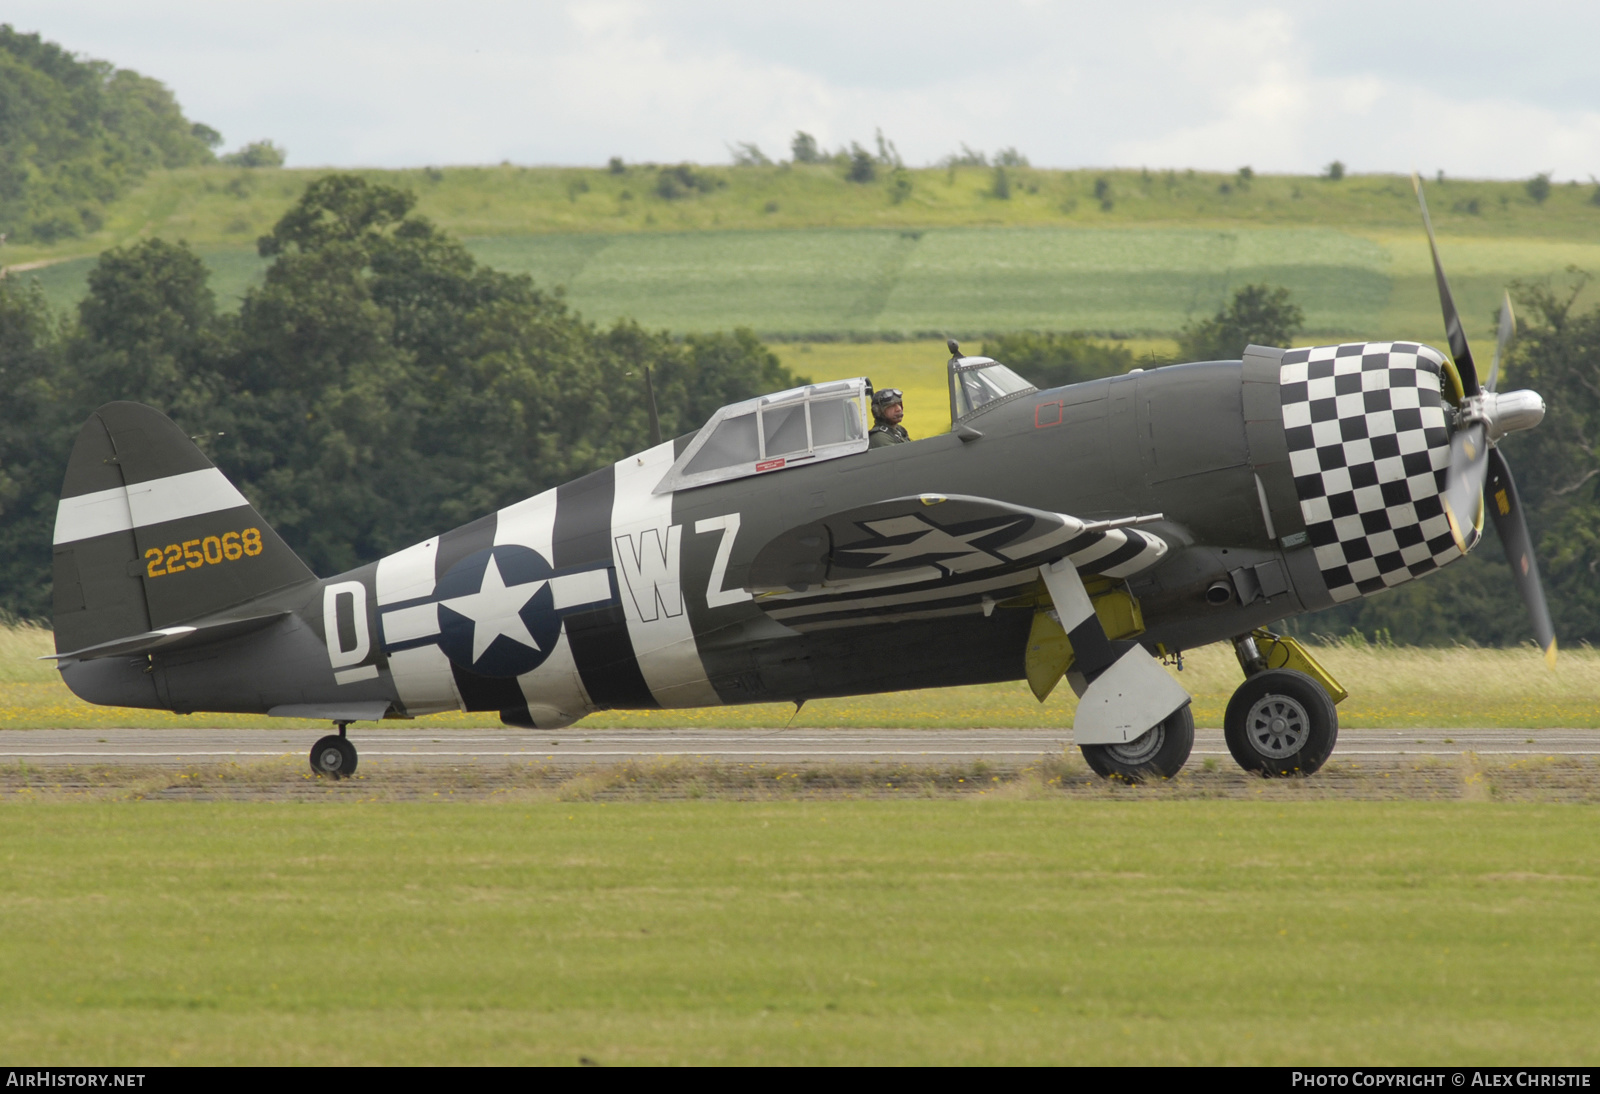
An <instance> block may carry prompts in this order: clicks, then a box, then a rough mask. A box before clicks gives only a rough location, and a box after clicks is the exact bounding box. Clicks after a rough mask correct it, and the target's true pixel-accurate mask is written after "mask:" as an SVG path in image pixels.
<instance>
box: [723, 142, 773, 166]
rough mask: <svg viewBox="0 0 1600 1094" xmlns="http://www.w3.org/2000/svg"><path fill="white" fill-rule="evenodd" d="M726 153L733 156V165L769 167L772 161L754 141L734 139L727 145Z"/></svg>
mask: <svg viewBox="0 0 1600 1094" xmlns="http://www.w3.org/2000/svg"><path fill="white" fill-rule="evenodd" d="M728 154H729V155H730V156H732V157H733V165H734V166H735V167H770V166H772V161H771V160H769V159H768V158H767V156H766V154H765V153H764V152H762V151H761V149H760V148H758V147H757V146H756V144H755V142H754V141H735V142H734V143H733V144H731V145H729V146H728Z"/></svg>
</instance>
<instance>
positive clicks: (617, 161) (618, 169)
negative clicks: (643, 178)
mask: <svg viewBox="0 0 1600 1094" xmlns="http://www.w3.org/2000/svg"><path fill="white" fill-rule="evenodd" d="M606 170H607V171H610V172H611V173H612V174H613V175H624V174H627V171H628V165H627V164H625V163H623V162H622V157H621V156H612V157H611V158H610V159H609V160H607V161H606Z"/></svg>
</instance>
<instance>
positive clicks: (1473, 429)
mask: <svg viewBox="0 0 1600 1094" xmlns="http://www.w3.org/2000/svg"><path fill="white" fill-rule="evenodd" d="M1488 457H1489V437H1488V430H1487V429H1486V428H1485V426H1484V424H1483V423H1482V422H1476V423H1474V424H1473V425H1469V426H1467V427H1466V428H1465V429H1458V430H1456V431H1455V433H1454V434H1453V435H1452V436H1451V437H1450V471H1449V477H1448V478H1447V479H1446V480H1445V488H1444V499H1443V500H1444V515H1445V518H1446V519H1447V520H1449V522H1450V534H1451V535H1452V536H1454V537H1455V541H1456V548H1457V549H1458V550H1459V551H1461V553H1462V554H1466V551H1467V546H1468V544H1467V529H1469V528H1471V527H1473V526H1474V525H1476V524H1477V523H1478V506H1479V505H1481V504H1483V483H1484V476H1485V475H1486V474H1487V473H1488V469H1489V464H1488Z"/></svg>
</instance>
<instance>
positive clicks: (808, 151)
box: [789, 130, 825, 163]
mask: <svg viewBox="0 0 1600 1094" xmlns="http://www.w3.org/2000/svg"><path fill="white" fill-rule="evenodd" d="M789 155H790V157H791V158H792V159H793V160H794V162H795V163H821V162H822V161H823V159H824V158H825V157H824V156H823V154H822V151H821V149H819V148H818V147H817V138H815V137H813V136H812V135H811V134H810V133H806V132H803V131H798V130H797V131H796V132H795V135H794V139H793V140H792V141H790V142H789Z"/></svg>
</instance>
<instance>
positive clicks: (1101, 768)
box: [1078, 703, 1194, 783]
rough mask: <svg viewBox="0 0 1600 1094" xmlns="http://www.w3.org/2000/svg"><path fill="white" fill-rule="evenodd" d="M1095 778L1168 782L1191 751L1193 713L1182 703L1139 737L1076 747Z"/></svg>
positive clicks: (1186, 704) (1179, 769)
mask: <svg viewBox="0 0 1600 1094" xmlns="http://www.w3.org/2000/svg"><path fill="white" fill-rule="evenodd" d="M1078 748H1079V750H1080V751H1081V752H1082V753H1083V758H1084V760H1086V761H1087V762H1088V764H1089V766H1090V767H1091V768H1093V769H1094V773H1095V774H1096V775H1100V776H1103V777H1105V778H1108V779H1109V778H1113V777H1115V778H1119V779H1126V780H1128V781H1129V782H1135V783H1137V782H1144V781H1145V780H1146V779H1170V778H1172V777H1173V776H1174V775H1176V774H1177V773H1178V772H1180V771H1182V770H1183V765H1184V764H1185V763H1187V762H1188V760H1189V753H1190V752H1191V751H1193V749H1194V714H1193V712H1192V711H1190V709H1189V704H1188V703H1185V704H1184V705H1183V706H1181V707H1179V708H1178V709H1177V710H1176V711H1174V712H1173V713H1172V714H1169V715H1167V717H1166V719H1165V720H1164V721H1162V722H1161V723H1160V724H1159V725H1157V726H1156V727H1155V728H1154V729H1151V730H1150V731H1149V732H1148V733H1145V734H1144V735H1143V736H1140V737H1135V738H1134V739H1133V740H1131V741H1128V742H1127V743H1125V744H1120V745H1079V746H1078Z"/></svg>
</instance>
